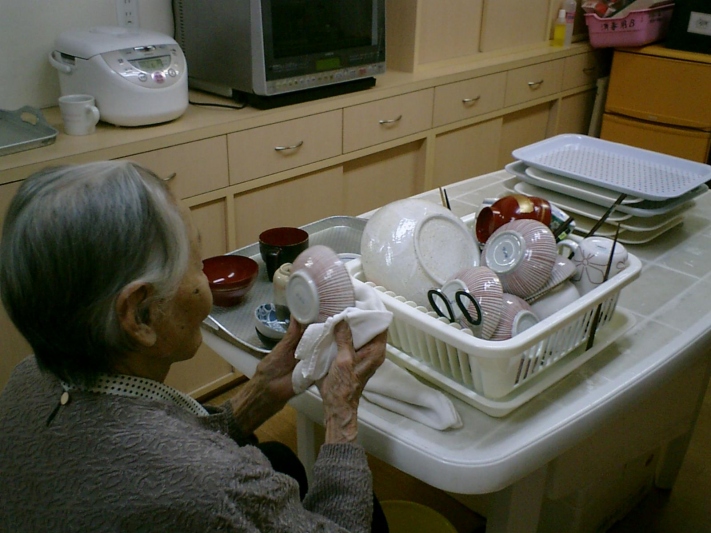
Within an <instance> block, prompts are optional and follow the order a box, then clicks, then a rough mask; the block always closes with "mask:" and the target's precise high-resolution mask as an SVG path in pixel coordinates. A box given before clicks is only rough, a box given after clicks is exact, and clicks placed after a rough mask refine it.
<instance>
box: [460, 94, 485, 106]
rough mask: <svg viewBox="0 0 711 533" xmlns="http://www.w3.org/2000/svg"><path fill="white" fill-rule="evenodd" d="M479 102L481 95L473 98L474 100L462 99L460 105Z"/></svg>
mask: <svg viewBox="0 0 711 533" xmlns="http://www.w3.org/2000/svg"><path fill="white" fill-rule="evenodd" d="M479 100H481V95H479V96H475V97H474V98H462V103H463V104H465V105H466V104H473V103H474V102H478V101H479Z"/></svg>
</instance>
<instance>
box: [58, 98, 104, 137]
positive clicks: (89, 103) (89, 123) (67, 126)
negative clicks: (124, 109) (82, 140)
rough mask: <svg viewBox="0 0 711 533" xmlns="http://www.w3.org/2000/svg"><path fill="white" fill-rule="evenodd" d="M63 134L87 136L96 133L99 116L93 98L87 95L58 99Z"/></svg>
mask: <svg viewBox="0 0 711 533" xmlns="http://www.w3.org/2000/svg"><path fill="white" fill-rule="evenodd" d="M59 110H60V111H61V113H62V122H63V123H64V132H65V133H66V134H68V135H89V134H91V133H94V132H95V131H96V123H97V122H99V118H101V115H100V113H99V109H98V108H97V107H96V105H95V102H94V97H93V96H91V95H89V94H68V95H66V96H61V97H60V98H59Z"/></svg>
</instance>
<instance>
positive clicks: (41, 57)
mask: <svg viewBox="0 0 711 533" xmlns="http://www.w3.org/2000/svg"><path fill="white" fill-rule="evenodd" d="M159 11H160V13H161V15H165V16H166V17H170V14H169V13H166V11H168V12H169V11H170V0H141V3H139V4H138V19H139V25H140V26H141V27H145V28H149V29H155V30H161V28H157V27H151V26H155V22H156V20H157V13H158V12H159ZM161 22H163V21H162V20H161ZM116 24H117V18H116V0H0V109H9V110H14V109H17V108H19V107H22V106H23V105H32V106H35V107H40V108H42V107H51V106H54V105H57V98H58V97H59V79H58V77H57V72H56V71H55V70H54V68H52V67H51V66H50V65H49V62H48V61H47V56H48V55H49V53H50V52H51V51H52V48H53V46H54V40H55V39H56V37H57V36H58V35H59V34H60V33H62V32H63V31H66V30H71V29H87V28H91V27H92V26H114V25H116Z"/></svg>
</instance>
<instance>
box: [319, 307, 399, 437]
mask: <svg viewBox="0 0 711 533" xmlns="http://www.w3.org/2000/svg"><path fill="white" fill-rule="evenodd" d="M334 332H335V336H336V345H337V346H338V353H337V355H336V359H335V360H334V361H333V363H332V364H331V368H330V369H329V371H328V374H327V375H326V376H325V377H324V378H323V379H322V380H320V381H319V382H318V383H317V386H318V388H319V391H320V392H321V398H323V407H324V422H325V424H326V439H325V442H326V443H331V444H333V443H342V442H354V441H355V439H356V436H357V434H358V417H357V415H358V403H359V401H360V397H361V394H362V393H363V388H364V387H365V384H366V383H367V382H368V380H369V379H370V377H371V376H372V375H373V374H374V373H375V371H376V370H377V369H378V367H379V366H380V365H381V364H382V363H383V361H384V360H385V345H386V341H387V332H383V333H381V334H380V335H378V336H377V337H375V338H374V339H373V340H372V341H370V342H369V343H368V344H366V345H365V346H363V347H362V348H361V349H360V350H358V351H356V350H355V349H354V348H353V337H352V335H351V329H350V327H349V326H348V323H346V322H345V321H342V322H340V323H339V324H337V325H336V328H335V330H334Z"/></svg>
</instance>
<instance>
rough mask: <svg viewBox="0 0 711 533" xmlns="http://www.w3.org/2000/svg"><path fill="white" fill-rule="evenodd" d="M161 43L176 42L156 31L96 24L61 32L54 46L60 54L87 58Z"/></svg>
mask: <svg viewBox="0 0 711 533" xmlns="http://www.w3.org/2000/svg"><path fill="white" fill-rule="evenodd" d="M161 44H178V43H177V42H175V40H174V39H173V38H172V37H169V36H168V35H165V34H163V33H159V32H156V31H150V30H143V29H134V28H124V27H121V26H96V27H94V28H90V29H88V30H70V31H65V32H62V33H61V34H60V35H59V37H57V40H56V41H55V48H56V49H57V51H58V52H60V53H62V54H67V55H70V56H73V57H80V58H82V59H88V58H90V57H93V56H95V55H98V54H103V53H105V52H112V51H114V50H123V49H125V48H136V47H143V46H156V45H161Z"/></svg>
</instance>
